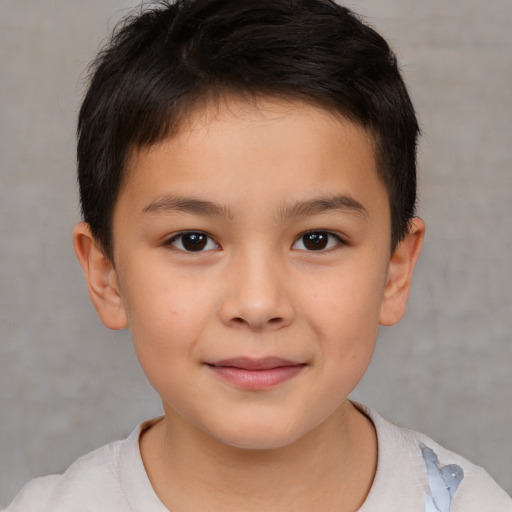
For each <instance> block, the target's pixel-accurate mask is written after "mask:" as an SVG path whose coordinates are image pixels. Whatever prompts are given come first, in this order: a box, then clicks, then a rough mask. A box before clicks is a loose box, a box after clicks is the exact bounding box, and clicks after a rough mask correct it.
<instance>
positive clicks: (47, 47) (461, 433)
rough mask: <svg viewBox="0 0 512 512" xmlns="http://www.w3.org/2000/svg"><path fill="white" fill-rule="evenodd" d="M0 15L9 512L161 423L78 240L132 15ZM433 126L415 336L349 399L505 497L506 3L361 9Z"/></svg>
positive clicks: (13, 1) (64, 8)
mask: <svg viewBox="0 0 512 512" xmlns="http://www.w3.org/2000/svg"><path fill="white" fill-rule="evenodd" d="M136 3H138V2H134V1H128V0H125V1H121V0H88V1H87V2H83V1H78V0H76V1H71V0H66V1H62V0H45V1H40V0H22V1H20V0H0V63H1V67H0V162H1V169H0V233H1V237H0V254H1V263H2V264H1V266H0V411H1V412H0V454H1V455H0V506H2V505H5V504H6V503H7V502H9V501H10V499H11V498H12V497H13V496H14V494H15V493H16V492H17V491H18V490H19V488H20V487H21V485H22V484H23V483H24V482H26V481H27V480H28V479H30V478H32V477H35V476H38V475H43V474H48V473H51V472H61V471H62V470H63V469H65V468H66V467H67V466H68V465H69V464H70V463H71V462H72V461H73V460H74V459H75V458H76V457H78V456H79V455H81V454H83V453H85V452H87V451H90V450H91V449H93V448H95V447H97V446H99V445H100V444H103V443H105V442H108V441H110V440H113V439H117V438H120V437H121V436H125V435H126V434H127V433H128V432H129V431H131V429H132V427H133V426H134V425H135V424H136V423H137V422H138V421H140V420H142V419H144V418H146V417H148V416H152V415H155V414H158V413H159V412H160V405H159V402H158V399H157V397H156V395H155V393H154V392H153V391H152V390H151V389H150V388H149V385H148V384H146V383H145V380H144V377H143V375H142V372H141V371H140V370H139V369H138V366H137V363H136V361H135V357H134V353H133V350H132V348H131V344H130V339H129V335H128V333H127V332H121V333H119V332H110V331H108V330H106V329H105V328H104V327H103V326H102V325H101V324H100V322H99V320H98V319H97V318H96V315H95V312H94V311H93V309H92V307H91V306H90V304H89V301H88V297H87V295H86V290H85V287H84V285H83V282H82V281H83V280H82V276H81V271H80V269H79V267H78V264H77V263H76V262H75V260H74V255H73V253H72V248H71V240H70V233H71V229H72V226H73V224H74V223H75V222H76V221H77V220H78V207H77V194H76V187H75V178H74V130H75V118H76V113H77V108H78V105H79V101H80V98H81V95H82V93H83V80H84V77H85V74H84V69H85V65H86V63H87V62H88V61H89V60H90V58H91V57H92V56H93V55H94V53H95V51H96V49H97V48H98V45H99V43H100V41H101V40H102V39H103V38H104V37H105V35H106V34H107V33H108V31H109V29H111V28H112V27H113V25H114V24H115V21H116V20H117V19H118V18H119V17H120V16H121V15H122V14H123V13H126V10H127V8H128V7H130V5H132V6H133V5H135V4H136ZM349 5H350V6H352V7H354V8H355V9H356V10H358V11H359V12H361V13H363V14H365V15H366V16H368V17H369V19H370V20H371V22H372V23H373V25H374V26H376V27H377V28H378V29H379V30H380V31H381V32H382V33H383V34H384V35H385V36H387V38H388V39H389V41H390V42H391V44H392V46H393V47H394V48H395V50H396V51H397V52H398V54H399V56H400V59H401V64H402V68H403V70H404V73H405V76H406V79H407V82H408V84H409V87H410V91H411V94H412V97H413V100H414V101H415V105H416V108H417V110H418V112H419V115H420V119H421V122H422V126H423V131H424V136H423V140H422V145H421V151H420V155H419V162H420V172H421V203H420V213H421V215H422V216H423V218H424V219H425V220H426V222H427V226H428V236H427V241H426V246H425V250H424V253H423V255H422V258H421V261H420V264H419V268H418V271H417V275H416V279H415V283H414V290H413V293H412V297H411V301H410V307H409V311H408V314H407V315H406V318H405V319H404V321H403V322H402V324H401V325H399V326H397V327H393V328H388V329H385V330H382V332H381V340H380V343H379V346H378V350H377V353H376V357H375V360H374V362H373V364H372V366H371V368H370V370H369V372H368V375H367V377H366V378H365V380H364V381H363V382H362V383H361V385H360V387H359V390H358V391H357V393H356V394H355V395H354V396H355V398H357V399H359V400H362V401H365V402H367V403H369V404H371V405H373V406H375V407H377V408H378V409H379V410H380V411H381V412H382V413H383V414H384V415H385V416H388V417H390V418H392V419H394V420H395V421H396V422H398V423H400V424H402V425H406V426H409V427H412V428H415V429H418V430H421V431H423V432H425V433H427V434H429V435H430V436H432V437H434V438H435V439H437V440H438V441H440V442H441V443H443V444H445V445H447V446H448V447H449V448H451V449H453V450H455V451H458V452H460V453H462V454H463V455H466V456H467V457H469V458H471V459H472V460H474V461H475V462H477V463H479V464H481V465H484V466H485V467H487V468H488V470H489V471H490V473H491V474H492V475H493V476H494V477H495V478H496V480H497V481H498V482H499V483H500V484H501V485H502V486H504V487H505V489H507V490H508V492H511V491H512V468H511V464H510V460H511V455H512V449H511V448H510V441H509V435H510V432H511V428H512V404H511V399H510V393H511V391H512V372H511V363H512V340H511V337H510V331H511V330H512V315H511V314H510V310H511V306H512V291H511V290H512V267H511V264H510V254H511V253H512V229H511V225H510V222H511V219H512V201H511V198H512V169H511V167H512V149H511V140H510V139H511V137H510V130H511V125H512V117H511V116H512V108H511V105H512V87H511V83H512V31H511V30H510V26H511V25H512V3H511V2H510V0H493V1H492V2H482V1H481V0H451V1H450V2H447V1H446V0H425V1H421V2H420V1H412V0H411V1H407V0H402V1H397V0H363V1H351V2H349Z"/></svg>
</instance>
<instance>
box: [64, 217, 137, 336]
mask: <svg viewBox="0 0 512 512" xmlns="http://www.w3.org/2000/svg"><path fill="white" fill-rule="evenodd" d="M73 248H74V250H75V254H76V257H77V259H78V262H79V263H80V265H81V267H82V270H83V272H84V275H85V280H86V282H87V289H88V290H89V297H90V298H91V302H92V303H93V305H94V307H95V308H96V311H97V312H98V315H99V317H100V318H101V321H102V322H103V323H104V324H105V325H106V326H107V327H108V328H109V329H124V328H125V327H127V326H128V321H127V317H126V311H125V308H124V304H123V301H122V298H121V293H120V291H119V284H118V281H117V274H116V270H115V268H114V265H113V263H112V261H110V259H109V258H107V257H106V256H105V254H104V253H103V251H102V249H101V247H100V246H99V244H98V243H97V241H96V240H95V238H94V236H93V235H92V233H91V229H90V227H89V224H87V223H86V222H81V223H79V224H77V225H76V226H75V229H74V230H73Z"/></svg>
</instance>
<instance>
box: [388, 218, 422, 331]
mask: <svg viewBox="0 0 512 512" xmlns="http://www.w3.org/2000/svg"><path fill="white" fill-rule="evenodd" d="M424 238H425V223H424V222H423V221H422V220H421V219H420V218H418V217H415V218H414V219H412V221H411V225H410V227H409V232H408V233H407V235H406V236H405V238H404V239H403V240H402V241H401V242H400V243H399V244H398V245H397V247H396V249H395V252H394V253H393V255H392V256H391V260H390V262H389V269H388V278H387V282H386V288H385V289H384V296H383V299H382V304H381V308H380V316H379V323H380V324H381V325H388V326H389V325H394V324H396V323H397V322H398V321H399V320H400V319H401V318H402V316H403V315H404V313H405V309H406V307H407V299H408V298H409V291H410V289H411V280H412V273H413V270H414V266H415V265H416V262H417V261H418V257H419V255H420V252H421V247H422V245H423V239H424Z"/></svg>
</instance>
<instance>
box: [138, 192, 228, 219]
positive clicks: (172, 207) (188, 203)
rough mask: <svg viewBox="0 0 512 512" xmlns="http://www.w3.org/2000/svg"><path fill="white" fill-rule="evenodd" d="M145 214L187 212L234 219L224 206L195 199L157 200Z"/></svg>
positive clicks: (173, 197) (174, 198) (170, 198)
mask: <svg viewBox="0 0 512 512" xmlns="http://www.w3.org/2000/svg"><path fill="white" fill-rule="evenodd" d="M142 211H143V212H144V213H168V212H185V213H193V214H196V215H205V216H206V215H216V216H222V217H227V218H228V219H229V218H232V217H233V214H232V212H231V210H230V209H229V208H228V207H227V206H224V205H220V204H216V203H212V202H211V201H205V200H204V199H197V198H194V197H179V196H165V197H161V198H159V199H155V200H154V201H152V202H151V203H149V204H148V205H147V206H146V207H145V208H144V209H143V210H142Z"/></svg>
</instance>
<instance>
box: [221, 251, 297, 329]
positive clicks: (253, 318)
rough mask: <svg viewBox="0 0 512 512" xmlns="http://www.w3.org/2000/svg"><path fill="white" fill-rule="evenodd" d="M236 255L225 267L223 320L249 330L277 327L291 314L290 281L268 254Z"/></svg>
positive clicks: (222, 305)
mask: <svg viewBox="0 0 512 512" xmlns="http://www.w3.org/2000/svg"><path fill="white" fill-rule="evenodd" d="M254 253H255V251H253V254H251V255H247V254H246V255H245V256H244V255H240V257H239V258H236V261H233V262H232V264H230V265H229V268H226V279H225V285H226V287H225V290H224V295H223V299H222V303H221V306H220V316H221V320H222V322H223V323H225V324H226V325H229V326H232V327H240V328H247V329H250V330H252V331H262V330H277V329H280V328H283V327H286V326H288V325H289V324H290V323H291V322H292V321H293V318H294V308H293V305H292V302H291V300H290V299H291V295H290V284H291V283H290V282H289V280H288V279H287V276H286V272H285V271H284V269H283V268H282V266H280V265H279V263H278V262H276V260H275V258H272V257H271V256H270V255H268V256H264V255H262V254H254Z"/></svg>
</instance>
